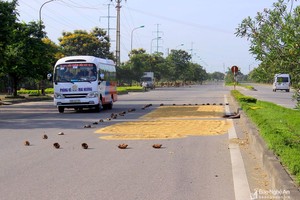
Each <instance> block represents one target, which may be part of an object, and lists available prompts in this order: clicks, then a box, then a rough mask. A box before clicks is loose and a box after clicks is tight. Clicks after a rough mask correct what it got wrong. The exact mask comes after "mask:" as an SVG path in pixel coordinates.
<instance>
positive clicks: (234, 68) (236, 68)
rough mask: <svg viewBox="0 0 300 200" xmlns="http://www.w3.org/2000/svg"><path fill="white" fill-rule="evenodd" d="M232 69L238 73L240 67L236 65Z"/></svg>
mask: <svg viewBox="0 0 300 200" xmlns="http://www.w3.org/2000/svg"><path fill="white" fill-rule="evenodd" d="M231 71H232V73H237V72H238V71H239V68H238V67H237V66H235V65H234V66H232V67H231Z"/></svg>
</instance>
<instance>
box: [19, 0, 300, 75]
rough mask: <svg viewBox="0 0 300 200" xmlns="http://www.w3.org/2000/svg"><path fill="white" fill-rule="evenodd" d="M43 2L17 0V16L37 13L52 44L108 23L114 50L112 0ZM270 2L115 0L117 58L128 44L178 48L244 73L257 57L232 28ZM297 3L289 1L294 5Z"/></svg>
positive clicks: (209, 66) (207, 63)
mask: <svg viewBox="0 0 300 200" xmlns="http://www.w3.org/2000/svg"><path fill="white" fill-rule="evenodd" d="M47 1H48V0H19V1H18V2H19V6H18V7H17V9H18V12H19V20H20V21H24V22H29V21H39V16H40V14H41V19H42V21H43V23H44V25H45V31H46V32H47V36H48V37H49V38H50V39H51V40H52V41H53V42H55V43H57V44H58V43H59V42H58V38H59V37H61V36H62V32H64V31H65V32H73V31H74V30H86V31H88V32H90V31H91V30H92V29H93V28H94V27H100V28H103V29H106V30H108V27H109V35H110V37H111V40H112V48H111V50H112V51H113V52H115V49H116V42H115V41H116V15H117V14H116V9H115V6H116V0H112V1H111V0H53V1H51V2H48V3H46V4H44V3H45V2H47ZM274 2H277V0H215V1H208V0H185V1H179V0H172V1H171V0H127V1H125V0H121V6H122V8H121V11H120V20H121V28H120V35H121V38H120V46H121V49H120V55H121V62H125V61H127V60H128V59H129V57H128V53H129V52H130V50H131V46H132V48H133V49H138V48H143V49H145V50H146V51H147V53H153V52H155V51H157V50H158V51H159V52H162V53H163V55H164V56H167V55H168V52H170V50H171V49H176V50H179V49H181V50H185V51H187V52H188V53H190V54H191V55H192V62H195V63H198V64H200V65H201V66H203V67H204V68H205V69H206V71H207V72H209V73H212V72H216V71H218V72H224V70H225V69H226V70H227V69H228V68H230V67H231V66H233V65H236V66H238V67H239V69H240V70H241V72H242V73H244V74H248V73H249V71H250V70H252V69H253V68H255V67H257V66H258V64H259V61H256V60H255V59H254V57H253V56H252V55H251V54H250V52H249V47H250V43H249V41H247V39H246V38H240V37H236V36H235V34H234V33H235V32H236V28H237V27H238V25H239V24H240V23H241V22H242V20H243V19H245V18H247V17H248V16H250V17H251V18H254V17H255V16H256V15H257V12H262V11H263V9H264V8H272V7H273V3H274ZM43 4H44V6H42V5H43ZM297 4H299V3H298V2H294V7H295V6H297ZM108 16H110V17H108ZM108 19H109V21H108ZM141 26H144V27H143V28H139V27H141ZM157 38H159V39H157Z"/></svg>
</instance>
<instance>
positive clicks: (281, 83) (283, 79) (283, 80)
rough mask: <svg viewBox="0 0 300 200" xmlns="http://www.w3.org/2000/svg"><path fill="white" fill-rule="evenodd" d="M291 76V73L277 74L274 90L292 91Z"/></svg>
mask: <svg viewBox="0 0 300 200" xmlns="http://www.w3.org/2000/svg"><path fill="white" fill-rule="evenodd" d="M290 87H291V76H290V75H289V74H275V76H274V82H273V92H276V91H277V90H285V91H286V92H289V91H290Z"/></svg>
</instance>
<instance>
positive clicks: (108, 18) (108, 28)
mask: <svg viewBox="0 0 300 200" xmlns="http://www.w3.org/2000/svg"><path fill="white" fill-rule="evenodd" d="M105 5H107V16H100V19H101V18H107V36H108V38H109V39H110V30H113V29H114V30H115V28H110V19H111V18H116V16H111V15H110V6H111V4H105ZM112 41H113V40H111V39H110V42H112Z"/></svg>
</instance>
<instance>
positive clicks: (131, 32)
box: [130, 26, 145, 51]
mask: <svg viewBox="0 0 300 200" xmlns="http://www.w3.org/2000/svg"><path fill="white" fill-rule="evenodd" d="M144 27H145V26H139V27H136V28H134V29H132V31H131V48H130V51H132V41H133V31H135V30H137V29H140V28H144Z"/></svg>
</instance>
